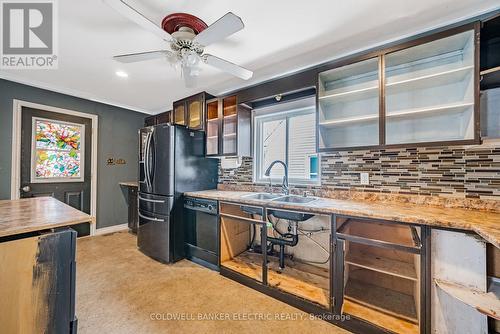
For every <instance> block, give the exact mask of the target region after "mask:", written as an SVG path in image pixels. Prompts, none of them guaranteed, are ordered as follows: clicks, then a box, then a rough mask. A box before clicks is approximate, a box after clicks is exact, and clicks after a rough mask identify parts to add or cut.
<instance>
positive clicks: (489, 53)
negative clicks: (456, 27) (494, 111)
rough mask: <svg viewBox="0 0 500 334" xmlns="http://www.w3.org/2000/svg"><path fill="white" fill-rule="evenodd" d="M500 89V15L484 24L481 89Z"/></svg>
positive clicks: (482, 30) (482, 33)
mask: <svg viewBox="0 0 500 334" xmlns="http://www.w3.org/2000/svg"><path fill="white" fill-rule="evenodd" d="M498 87H500V15H497V16H495V17H493V18H491V19H489V20H486V21H485V22H483V23H482V27H481V89H482V90H487V89H491V88H498Z"/></svg>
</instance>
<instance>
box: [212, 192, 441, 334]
mask: <svg viewBox="0 0 500 334" xmlns="http://www.w3.org/2000/svg"><path fill="white" fill-rule="evenodd" d="M224 206H226V208H224ZM227 206H229V207H230V208H231V207H232V209H230V210H228V207H227ZM240 206H245V207H247V208H248V209H250V211H252V212H253V213H257V214H258V217H251V216H250V215H249V214H242V213H241V208H240ZM235 208H236V209H235ZM271 210H283V211H292V212H297V210H284V209H279V208H273V207H267V206H252V205H246V204H243V203H238V202H228V201H219V212H220V220H221V229H222V228H223V226H224V220H229V221H238V223H240V224H242V225H241V226H247V227H248V226H250V225H251V224H259V225H260V226H262V229H261V233H260V235H261V238H262V239H261V240H263V244H265V243H267V233H266V232H265V231H266V230H265V226H266V222H265V219H264V218H262V217H267V214H268V212H269V211H271ZM260 214H262V216H260ZM312 214H315V213H312ZM315 215H316V214H315ZM317 215H321V214H319V213H318V214H317ZM329 218H330V226H331V234H330V243H329V244H330V265H329V268H330V269H329V270H330V278H329V287H330V293H329V296H330V305H329V306H328V307H325V306H324V305H321V303H318V302H314V301H312V300H310V299H308V298H304V296H301V295H300V294H298V293H293V291H289V290H288V291H287V289H280V288H279V287H277V286H273V284H272V283H273V280H274V277H272V275H275V273H274V272H273V269H272V264H271V265H270V264H269V257H268V256H267V252H264V253H263V254H262V261H261V262H260V261H257V262H259V264H262V270H260V268H258V270H257V271H258V272H259V273H261V274H260V275H255V274H247V273H245V270H238V268H235V267H231V265H229V266H228V265H227V263H226V265H225V264H224V262H225V261H224V255H223V253H224V251H223V247H224V242H225V241H224V232H223V231H222V230H221V246H220V247H221V259H220V273H221V275H223V276H225V277H228V278H230V279H233V280H235V281H237V282H240V283H241V284H244V285H246V286H249V287H251V288H253V289H256V290H258V291H260V292H262V293H265V294H267V295H269V296H271V297H273V298H276V299H278V300H281V301H283V302H285V303H287V304H290V305H292V306H295V307H298V308H299V309H301V310H304V311H306V312H309V313H311V314H315V315H317V316H320V317H321V318H322V319H324V320H326V321H329V322H331V323H333V324H335V325H337V326H340V327H342V328H345V329H347V330H350V331H353V332H356V333H363V334H368V333H370V334H371V333H373V334H381V333H387V332H388V331H391V332H396V333H397V332H398V330H397V328H394V326H385V327H384V321H386V322H388V321H392V320H394V319H395V318H394V317H393V316H391V315H389V314H386V313H384V312H378V311H377V312H375V313H372V314H375V315H376V316H377V317H379V318H380V317H382V319H378V321H371V320H372V319H366V318H363V317H360V316H359V315H356V314H350V313H345V314H344V315H342V305H343V303H344V285H343V283H344V271H343V265H344V261H345V259H346V258H348V261H350V262H353V263H354V262H355V265H357V267H359V268H361V269H362V270H369V271H371V273H375V274H378V275H386V274H388V275H390V277H392V279H393V280H396V281H397V280H403V281H408V282H413V283H415V291H414V294H413V295H415V296H418V297H417V298H418V299H419V307H418V309H417V310H416V312H418V314H419V324H418V326H413V328H411V326H410V327H404V328H405V330H404V331H402V332H404V333H412V332H413V333H421V334H423V333H426V334H427V333H430V296H429V294H425V293H424V291H430V286H431V284H430V279H429V278H430V271H429V270H430V258H429V256H428V251H429V247H430V228H429V227H427V226H419V225H411V224H404V223H398V222H392V221H383V220H374V219H366V218H358V217H347V218H354V219H357V220H362V221H364V222H369V223H378V224H386V225H387V226H390V228H398V227H399V226H401V227H403V228H407V229H408V231H409V232H408V233H407V238H406V243H403V244H402V245H398V244H397V243H396V242H395V241H397V239H396V240H394V239H393V238H392V237H391V236H389V237H391V238H392V239H391V238H387V237H386V236H385V235H382V236H380V237H379V238H372V239H375V241H374V243H373V244H372V243H371V241H368V240H365V239H368V238H366V236H363V235H357V236H354V238H356V237H357V238H356V241H360V240H361V241H366V243H364V244H363V245H365V244H366V245H367V244H370V245H372V247H373V246H374V245H376V246H381V247H379V248H380V249H383V250H391V249H394V248H395V249H396V250H397V251H399V252H403V251H407V253H408V254H411V256H418V257H419V261H417V262H415V264H414V265H413V267H411V266H409V265H404V264H403V265H402V266H401V267H400V268H394V266H387V262H384V261H383V259H382V260H378V261H377V259H375V261H374V262H370V261H369V259H366V258H364V257H363V258H362V260H361V261H359V257H358V258H357V259H356V257H350V258H349V257H346V256H345V253H344V252H343V245H344V243H345V242H349V241H346V240H344V239H342V238H339V237H338V236H337V233H336V231H337V228H338V227H342V226H341V225H342V224H339V226H338V225H337V222H339V218H346V216H339V215H331V216H329ZM417 229H420V231H419V233H417V234H416V235H415V232H414V231H416V230H417ZM341 231H343V230H342V229H341ZM346 231H347V230H344V232H346ZM247 239H248V237H247ZM367 246H369V245H367ZM393 246H396V247H393ZM398 246H400V247H398ZM243 248H244V247H242V249H240V251H242V250H243ZM341 250H342V251H341ZM236 253H237V252H236ZM226 260H227V259H226ZM363 260H364V262H363ZM253 262H254V263H255V261H253ZM398 263H399V264H401V263H400V262H398V261H392V262H391V264H398ZM409 268H412V270H413V271H412V270H410V269H409ZM235 269H236V270H235ZM386 272H387V273H386ZM372 275H373V274H372ZM416 282H418V283H419V284H418V285H417V284H416ZM276 283H279V281H276ZM365 309H367V308H366V307H365ZM345 315H349V316H350V320H349V321H345V320H341V319H342V317H343V316H345ZM396 319H397V318H396ZM408 328H410V330H407V329H408ZM415 328H417V329H416V330H415ZM394 329H396V330H394ZM399 332H401V331H399Z"/></svg>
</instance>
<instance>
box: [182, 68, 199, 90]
mask: <svg viewBox="0 0 500 334" xmlns="http://www.w3.org/2000/svg"><path fill="white" fill-rule="evenodd" d="M182 77H183V78H184V85H185V86H186V88H193V87H195V86H196V81H197V80H196V76H194V75H191V69H190V68H189V67H186V66H182Z"/></svg>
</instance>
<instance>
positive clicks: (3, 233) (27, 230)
mask: <svg viewBox="0 0 500 334" xmlns="http://www.w3.org/2000/svg"><path fill="white" fill-rule="evenodd" d="M80 223H89V224H91V225H92V224H95V223H94V219H93V218H92V216H89V218H86V217H85V218H84V217H82V218H81V219H74V220H71V221H67V222H63V223H51V224H46V225H33V226H27V227H22V228H16V229H12V230H10V231H9V230H7V231H0V238H1V237H10V236H14V235H17V234H23V233H30V232H36V231H43V230H48V229H51V228H57V227H66V226H71V225H75V224H80Z"/></svg>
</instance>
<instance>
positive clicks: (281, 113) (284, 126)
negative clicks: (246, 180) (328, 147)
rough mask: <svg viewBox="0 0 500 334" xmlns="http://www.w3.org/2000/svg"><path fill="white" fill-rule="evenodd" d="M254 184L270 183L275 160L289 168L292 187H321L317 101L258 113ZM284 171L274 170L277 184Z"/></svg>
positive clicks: (274, 179)
mask: <svg viewBox="0 0 500 334" xmlns="http://www.w3.org/2000/svg"><path fill="white" fill-rule="evenodd" d="M254 139H255V140H254V145H255V146H254V152H255V159H254V181H255V182H257V183H266V182H269V181H270V180H269V177H267V176H265V175H264V174H265V171H266V169H267V168H268V167H269V165H270V164H271V163H272V162H273V161H275V160H282V161H284V162H285V163H286V164H287V166H288V177H289V182H290V183H292V184H318V183H319V181H320V176H319V166H318V164H319V159H318V155H317V153H316V107H315V101H314V99H313V98H307V99H302V100H299V101H294V102H289V103H284V104H280V105H276V106H272V107H266V108H262V109H257V110H255V119H254ZM283 176H284V168H283V167H282V166H281V165H280V164H276V165H275V166H274V167H273V169H272V170H271V174H270V178H271V181H272V182H273V183H281V181H282V180H283Z"/></svg>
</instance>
